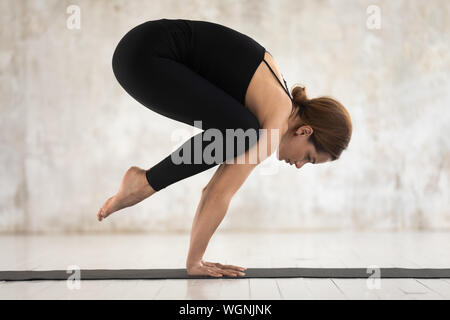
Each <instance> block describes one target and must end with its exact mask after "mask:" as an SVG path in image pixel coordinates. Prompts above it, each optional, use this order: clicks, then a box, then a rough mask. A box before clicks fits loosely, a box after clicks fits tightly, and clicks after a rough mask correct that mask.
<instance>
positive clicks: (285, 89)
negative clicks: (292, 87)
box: [263, 58, 292, 100]
mask: <svg viewBox="0 0 450 320" xmlns="http://www.w3.org/2000/svg"><path fill="white" fill-rule="evenodd" d="M263 61H264V62H265V63H266V65H267V66H268V67H269V69H270V71H271V72H272V73H273V75H274V76H275V78H276V79H277V81H278V83H279V84H280V85H281V86H282V87H283V90H284V91H286V93H287V95H288V96H289V98H290V99H291V100H292V97H291V94H290V93H289V90H288V89H287V83H286V80H284V77H283V75H281V78H283V81H284V84H285V86H286V87H285V86H283V84H282V83H281V81H280V79H278V77H277V75H276V74H275V72H273V70H272V68H271V67H270V65H269V64H268V63H267V61H266V59H264V58H263Z"/></svg>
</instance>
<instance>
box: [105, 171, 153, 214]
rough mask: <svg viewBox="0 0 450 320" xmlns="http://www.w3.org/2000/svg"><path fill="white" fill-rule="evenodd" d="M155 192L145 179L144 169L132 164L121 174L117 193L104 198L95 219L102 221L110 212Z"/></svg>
mask: <svg viewBox="0 0 450 320" xmlns="http://www.w3.org/2000/svg"><path fill="white" fill-rule="evenodd" d="M155 192H156V191H155V190H154V189H153V188H152V187H151V186H150V184H149V183H148V181H147V178H146V176H145V170H143V169H141V168H139V167H135V166H133V167H131V168H129V169H128V170H127V172H126V173H125V175H124V176H123V178H122V183H121V185H120V188H119V191H118V192H117V194H116V195H115V196H112V197H110V198H109V199H108V200H106V202H105V203H104V204H103V206H102V207H101V208H100V210H99V211H98V213H97V219H98V221H102V220H103V219H104V218H106V217H107V216H109V215H110V214H111V213H113V212H116V211H118V210H120V209H123V208H126V207H131V206H133V205H135V204H136V203H138V202H141V201H142V200H144V199H146V198H148V197H149V196H151V195H152V194H153V193H155Z"/></svg>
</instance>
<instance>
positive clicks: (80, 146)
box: [0, 0, 450, 232]
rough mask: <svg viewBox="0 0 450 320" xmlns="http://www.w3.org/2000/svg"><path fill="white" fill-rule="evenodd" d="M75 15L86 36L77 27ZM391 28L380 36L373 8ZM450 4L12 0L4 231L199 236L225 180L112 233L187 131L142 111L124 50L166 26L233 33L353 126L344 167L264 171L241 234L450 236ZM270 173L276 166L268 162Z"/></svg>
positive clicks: (1, 36) (3, 38)
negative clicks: (133, 186)
mask: <svg viewBox="0 0 450 320" xmlns="http://www.w3.org/2000/svg"><path fill="white" fill-rule="evenodd" d="M70 4H75V5H78V6H79V7H80V9H81V29H79V30H71V29H69V28H67V25H66V20H67V18H68V17H69V14H67V13H66V9H67V7H68V6H69V5H70ZM371 4H376V5H378V6H379V8H380V9H381V29H379V30H377V29H375V30H372V29H369V28H368V27H367V25H366V21H367V19H368V16H369V15H370V14H368V13H367V12H366V9H367V7H368V6H369V5H371ZM449 13H450V2H449V1H447V0H442V1H421V0H416V1H412V0H408V1H375V3H374V2H373V1H359V0H355V1H298V0H295V1H294V0H292V1H279V0H255V1H219V0H217V1H210V0H208V1H206V0H204V1H193V0H192V1H167V0H165V1H113V0H95V1H94V0H75V1H60V0H45V1H44V0H41V1H37V0H2V1H0V17H1V21H0V24H1V26H0V46H1V48H0V70H1V73H0V108H1V109H0V111H1V116H0V178H1V179H0V231H5V232H11V231H49V232H51V231H95V232H109V231H112V232H116V231H117V232H119V231H139V230H142V231H149V230H151V231H155V230H162V231H167V230H189V229H190V227H191V223H192V218H193V216H194V213H195V209H196V206H197V202H198V200H199V199H200V190H201V188H202V187H203V186H204V185H206V183H207V182H208V180H209V178H210V177H211V175H212V174H213V172H214V170H215V169H210V170H208V171H206V172H203V173H201V174H199V175H196V176H194V177H191V178H189V179H185V180H183V181H181V182H178V183H176V184H174V185H172V186H170V187H168V188H166V189H165V190H164V191H163V192H160V193H158V194H156V195H155V196H154V197H152V198H150V199H147V200H146V201H144V202H142V203H140V204H138V205H136V206H135V207H132V208H128V209H125V210H123V211H120V212H119V213H116V214H115V215H114V216H111V218H110V219H109V220H105V222H103V223H98V222H97V221H96V219H95V215H96V213H97V211H98V209H99V208H100V206H101V205H102V204H103V202H104V201H105V200H106V198H107V197H109V196H111V195H113V194H114V193H115V192H116V191H117V188H118V186H119V183H120V180H121V178H122V175H123V174H124V172H125V171H126V169H127V168H128V167H129V166H131V165H137V166H140V167H143V168H149V167H150V166H152V165H154V164H156V163H157V162H158V161H159V160H160V159H162V158H163V157H165V156H166V155H167V154H169V153H170V152H171V150H172V149H173V147H174V143H173V142H172V141H171V140H170V137H171V134H172V133H173V132H174V131H175V130H177V129H186V130H191V129H190V128H189V127H188V126H187V125H184V124H180V123H178V122H175V121H173V120H170V119H167V118H164V117H162V116H161V115H159V114H156V113H154V112H151V111H150V110H148V109H147V108H145V107H143V106H142V105H140V104H139V103H138V102H136V101H134V100H133V99H132V98H131V97H130V96H129V95H128V94H127V93H126V92H125V91H124V90H123V89H122V88H121V87H120V85H119V84H118V83H117V81H116V79H115V78H114V75H113V73H112V69H111V58H112V53H113V50H114V48H115V45H116V44H117V42H118V41H119V40H120V38H121V37H122V36H123V34H124V33H126V32H127V31H128V30H129V29H131V28H132V27H133V26H135V25H137V24H139V23H142V22H144V21H146V20H151V19H159V18H163V17H165V18H186V19H195V20H208V21H212V22H217V23H222V24H225V25H227V26H229V27H231V28H234V29H236V30H239V31H241V32H243V33H246V34H248V35H250V36H251V37H253V38H254V39H255V40H257V41H259V42H260V43H261V44H262V45H264V46H265V47H266V48H267V49H268V50H270V51H271V53H272V54H273V55H274V57H275V59H276V61H277V63H278V66H279V67H280V69H281V72H282V73H283V75H284V77H285V79H286V81H287V82H288V84H289V85H290V86H292V85H294V84H295V83H301V84H304V85H306V87H307V91H308V93H309V96H310V97H314V96H317V95H323V94H329V95H332V96H334V97H336V98H338V99H339V100H340V101H342V102H343V103H344V105H345V106H346V107H347V108H348V110H349V112H350V113H351V115H352V119H353V125H354V132H353V137H352V141H351V144H350V147H349V149H348V150H347V151H344V153H343V154H342V157H341V159H340V160H339V161H337V162H333V163H327V164H321V165H311V164H309V165H305V166H304V168H302V169H301V170H296V169H294V168H293V167H288V166H287V165H286V164H285V165H283V164H281V162H280V163H279V166H278V167H277V168H278V169H277V170H278V171H277V173H275V174H271V175H264V174H263V172H262V171H261V170H256V171H255V172H253V173H252V174H251V176H250V177H249V178H248V180H247V181H246V182H245V184H244V185H243V186H242V188H241V189H240V190H239V192H238V194H237V195H236V196H235V198H234V199H233V201H232V203H231V205H230V208H229V211H228V214H227V216H226V218H225V219H224V221H223V222H222V224H221V226H220V227H219V228H220V229H221V230H226V229H230V230H231V229H240V230H252V229H266V230H273V229H293V230H294V229H295V230H319V229H324V228H338V229H339V228H343V229H347V228H354V229H398V230H405V229H441V228H444V229H449V228H450V209H449V208H450V201H449V199H450V197H449V172H450V135H449V129H448V128H449V126H448V124H449V123H450V111H449V105H450V85H449V76H450V72H449V71H450V56H449V52H450V51H449V44H450V22H449V21H450V15H449ZM267 161H270V160H267Z"/></svg>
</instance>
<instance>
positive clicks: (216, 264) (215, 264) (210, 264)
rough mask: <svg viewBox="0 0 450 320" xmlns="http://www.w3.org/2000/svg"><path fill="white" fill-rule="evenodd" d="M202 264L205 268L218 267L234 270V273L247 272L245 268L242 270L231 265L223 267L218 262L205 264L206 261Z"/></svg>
mask: <svg viewBox="0 0 450 320" xmlns="http://www.w3.org/2000/svg"><path fill="white" fill-rule="evenodd" d="M203 264H205V265H207V266H210V267H219V268H222V269H231V270H236V271H245V270H247V268H244V267H238V266H234V265H231V264H225V265H223V264H221V263H219V262H206V261H203Z"/></svg>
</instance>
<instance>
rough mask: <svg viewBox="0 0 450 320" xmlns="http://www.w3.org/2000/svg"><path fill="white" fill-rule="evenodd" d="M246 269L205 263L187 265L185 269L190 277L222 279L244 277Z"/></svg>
mask: <svg viewBox="0 0 450 320" xmlns="http://www.w3.org/2000/svg"><path fill="white" fill-rule="evenodd" d="M246 269H247V268H243V267H238V266H233V265H230V264H227V265H223V264H220V263H218V262H207V261H203V260H201V261H199V262H197V263H193V264H188V265H187V267H186V270H187V273H188V275H190V276H194V275H195V276H203V275H207V276H212V277H218V278H219V277H222V276H223V275H225V276H230V277H236V276H244V275H245V273H244V272H243V271H245V270H246Z"/></svg>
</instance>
